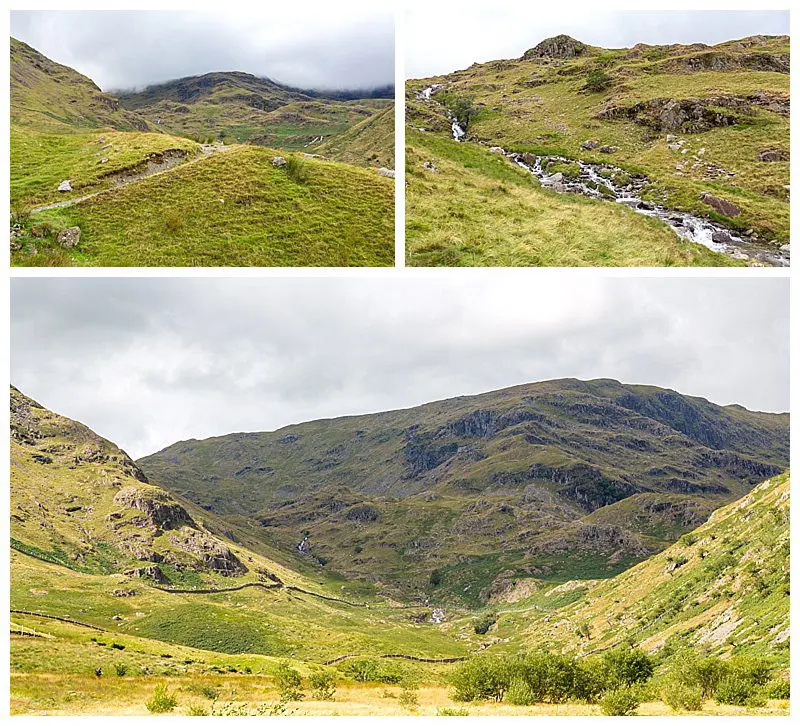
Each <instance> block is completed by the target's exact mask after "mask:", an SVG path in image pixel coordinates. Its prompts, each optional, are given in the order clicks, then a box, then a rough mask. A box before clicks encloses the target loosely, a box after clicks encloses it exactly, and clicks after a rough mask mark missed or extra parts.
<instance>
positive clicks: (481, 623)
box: [472, 613, 497, 635]
mask: <svg viewBox="0 0 800 726" xmlns="http://www.w3.org/2000/svg"><path fill="white" fill-rule="evenodd" d="M496 622H497V613H486V614H485V615H483V616H481V617H479V618H476V619H475V620H474V621H473V623H472V625H473V628H474V630H475V633H476V634H477V635H486V633H488V632H489V628H491V627H492V625H494V624H495V623H496Z"/></svg>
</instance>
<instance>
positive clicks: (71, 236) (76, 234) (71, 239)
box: [56, 227, 81, 248]
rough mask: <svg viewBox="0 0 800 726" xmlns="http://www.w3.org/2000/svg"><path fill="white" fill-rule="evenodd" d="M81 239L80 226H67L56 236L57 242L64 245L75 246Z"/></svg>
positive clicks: (67, 246)
mask: <svg viewBox="0 0 800 726" xmlns="http://www.w3.org/2000/svg"><path fill="white" fill-rule="evenodd" d="M80 241H81V228H80V227H67V228H66V229H62V230H61V231H60V232H59V233H58V236H57V237H56V242H58V244H60V245H61V246H62V247H66V248H69V247H75V246H76V245H77V244H78V242H80Z"/></svg>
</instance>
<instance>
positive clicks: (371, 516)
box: [345, 504, 380, 524]
mask: <svg viewBox="0 0 800 726" xmlns="http://www.w3.org/2000/svg"><path fill="white" fill-rule="evenodd" d="M379 518H380V512H378V510H377V509H376V508H375V507H373V506H372V505H371V504H359V505H358V506H355V507H352V508H350V509H349V510H347V514H345V519H347V520H348V521H349V522H359V523H362V524H365V523H367V522H377V521H378V519H379Z"/></svg>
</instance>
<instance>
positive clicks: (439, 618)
mask: <svg viewBox="0 0 800 726" xmlns="http://www.w3.org/2000/svg"><path fill="white" fill-rule="evenodd" d="M431 622H432V623H443V622H444V610H442V608H436V609H434V611H433V612H432V613H431Z"/></svg>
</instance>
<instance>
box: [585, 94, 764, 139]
mask: <svg viewBox="0 0 800 726" xmlns="http://www.w3.org/2000/svg"><path fill="white" fill-rule="evenodd" d="M753 105H757V104H756V101H754V100H750V99H746V98H739V97H733V96H724V97H716V98H681V99H675V98H653V99H650V100H648V101H641V102H639V103H635V104H632V105H613V104H612V105H609V106H607V107H606V108H604V109H603V110H602V111H600V113H599V114H598V115H597V117H598V118H600V119H604V120H608V119H630V120H632V121H634V122H635V123H637V124H640V125H642V126H648V127H650V128H652V129H654V130H656V131H659V132H665V131H678V132H681V133H687V134H688V133H701V132H703V131H709V130H710V129H713V128H718V127H721V126H735V125H737V124H741V123H743V122H744V121H745V120H747V118H748V117H753V116H754V115H755V112H754V111H753V109H752V106H753Z"/></svg>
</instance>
